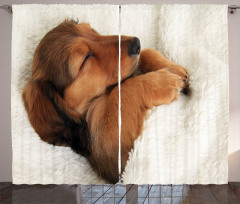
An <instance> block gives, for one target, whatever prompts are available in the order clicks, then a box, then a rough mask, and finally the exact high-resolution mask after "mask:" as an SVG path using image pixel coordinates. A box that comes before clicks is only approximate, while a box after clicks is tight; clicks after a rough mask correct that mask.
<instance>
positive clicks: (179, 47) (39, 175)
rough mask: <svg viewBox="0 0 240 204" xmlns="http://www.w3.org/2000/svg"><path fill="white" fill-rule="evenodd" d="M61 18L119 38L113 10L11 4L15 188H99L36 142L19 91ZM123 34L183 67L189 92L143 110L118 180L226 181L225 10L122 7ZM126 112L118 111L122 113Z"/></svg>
mask: <svg viewBox="0 0 240 204" xmlns="http://www.w3.org/2000/svg"><path fill="white" fill-rule="evenodd" d="M66 18H75V19H76V18H78V19H79V21H80V22H89V23H90V24H91V26H92V27H93V28H95V29H96V30H97V31H99V32H100V33H101V34H117V32H118V6H117V5H14V6H13V38H12V40H13V41H12V146H13V183H15V184H21V183H27V184H34V183H41V184H48V183H55V184H64V183H66V184H73V183H81V184H88V183H104V180H102V179H101V178H98V177H97V175H96V174H95V172H93V171H92V169H91V166H90V165H89V164H88V162H87V161H86V159H84V158H83V157H80V156H79V155H77V154H75V153H73V152H72V151H71V150H70V148H66V147H53V146H51V145H48V144H46V143H44V142H42V141H41V140H40V139H39V137H38V136H37V134H36V133H35V132H34V130H33V128H32V127H31V125H30V123H29V121H28V119H27V114H26V112H25V110H24V107H23V103H22V101H21V91H22V89H23V87H24V85H25V84H26V81H27V79H28V78H29V77H30V75H31V62H32V57H33V53H34V50H35V48H36V46H37V44H38V43H39V41H40V40H41V38H42V37H43V36H44V34H45V33H46V32H48V31H49V30H50V29H51V28H53V27H54V26H56V25H57V24H59V23H60V22H62V21H63V20H64V19H66ZM122 34H124V35H133V36H137V37H139V38H140V40H141V45H142V48H155V49H157V50H159V51H160V52H162V53H163V54H164V55H165V56H167V57H168V58H170V59H171V60H173V61H174V62H176V63H178V64H180V65H182V66H185V67H187V68H188V70H189V75H190V79H191V80H190V87H191V91H192V94H191V96H189V97H186V96H183V95H182V96H180V97H179V100H178V101H177V102H174V103H172V104H171V105H169V106H166V105H163V106H160V107H157V108H154V110H152V111H149V117H148V119H147V120H146V122H145V127H146V128H145V130H144V132H143V134H142V135H141V136H140V137H139V138H138V139H137V140H136V141H135V147H134V149H133V150H132V152H131V153H130V158H129V161H128V163H127V166H126V169H125V172H124V174H123V181H124V183H137V184H141V183H160V184H169V183H172V184H183V183H188V184H190V183H218V184H220V183H226V182H227V180H228V178H227V175H228V168H227V138H228V43H227V36H228V35H227V34H228V33H227V5H159V6H153V5H129V6H128V5H124V6H122ZM122 111H124V110H122Z"/></svg>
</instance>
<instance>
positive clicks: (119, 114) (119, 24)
mask: <svg viewBox="0 0 240 204" xmlns="http://www.w3.org/2000/svg"><path fill="white" fill-rule="evenodd" d="M118 16H119V17H118V45H119V47H118V57H119V58H118V174H119V183H122V181H121V125H122V118H121V5H119V7H118Z"/></svg>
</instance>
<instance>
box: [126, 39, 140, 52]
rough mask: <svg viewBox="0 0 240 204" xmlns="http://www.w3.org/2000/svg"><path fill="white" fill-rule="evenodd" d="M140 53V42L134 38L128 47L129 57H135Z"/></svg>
mask: <svg viewBox="0 0 240 204" xmlns="http://www.w3.org/2000/svg"><path fill="white" fill-rule="evenodd" d="M139 53H140V40H139V39H138V38H136V37H134V38H133V40H132V41H131V43H130V45H129V47H128V55H129V56H134V55H139Z"/></svg>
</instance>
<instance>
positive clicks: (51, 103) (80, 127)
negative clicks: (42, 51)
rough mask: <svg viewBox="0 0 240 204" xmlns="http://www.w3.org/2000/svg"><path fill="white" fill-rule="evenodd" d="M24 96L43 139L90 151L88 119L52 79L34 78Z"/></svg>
mask: <svg viewBox="0 0 240 204" xmlns="http://www.w3.org/2000/svg"><path fill="white" fill-rule="evenodd" d="M22 98H23V101H24V105H25V109H26V111H27V113H28V117H29V120H30V122H31V124H32V126H33V128H34V129H35V131H36V132H37V134H38V135H39V136H40V138H41V139H42V140H43V141H45V142H47V143H50V144H53V145H60V146H70V147H71V148H72V149H73V150H74V151H75V152H76V153H78V154H81V155H83V156H87V155H89V148H88V128H87V123H86V120H85V119H84V118H83V117H82V116H81V114H79V113H78V112H76V111H74V110H73V109H71V108H70V107H69V106H68V105H67V104H66V102H65V101H64V100H63V98H62V97H61V96H60V95H59V94H58V92H57V91H56V89H55V87H54V85H53V84H52V83H51V82H49V81H42V80H30V81H29V82H28V84H27V86H26V87H25V88H24V90H23V94H22Z"/></svg>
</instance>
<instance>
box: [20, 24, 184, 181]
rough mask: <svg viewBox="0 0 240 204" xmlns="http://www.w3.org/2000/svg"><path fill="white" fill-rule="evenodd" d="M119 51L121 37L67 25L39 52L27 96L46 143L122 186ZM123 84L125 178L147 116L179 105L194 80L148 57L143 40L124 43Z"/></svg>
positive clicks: (44, 42) (154, 54)
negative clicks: (67, 150) (81, 158)
mask: <svg viewBox="0 0 240 204" xmlns="http://www.w3.org/2000/svg"><path fill="white" fill-rule="evenodd" d="M118 46H119V42H118V36H102V35H100V34H98V33H97V32H96V31H95V30H93V29H92V28H91V27H90V25H89V24H77V23H75V22H72V21H64V22H63V23H61V24H60V25H58V26H57V27H55V28H53V29H52V30H51V31H49V32H48V33H47V34H46V35H45V36H44V38H43V39H42V40H41V42H40V43H39V45H38V47H37V48H36V51H35V54H34V59H33V65H32V77H31V78H30V80H29V81H28V83H27V85H26V87H25V88H24V91H23V101H24V104H25V108H26V111H27V113H28V116H29V120H30V122H31V124H32V126H33V128H34V129H35V131H36V132H37V133H38V135H39V136H40V138H41V139H42V140H43V141H45V142H48V143H49V144H53V145H61V146H70V147H71V148H72V149H73V150H74V151H75V152H76V153H79V154H81V155H83V156H85V157H86V158H87V159H88V160H89V162H90V164H91V165H92V167H93V168H94V169H95V170H96V172H97V173H98V174H99V175H100V176H101V177H103V178H105V179H107V180H108V181H109V182H111V183H116V182H117V181H118V86H117V82H118ZM139 54H140V55H139ZM139 56H140V57H139ZM136 73H138V74H136ZM121 78H122V83H121V107H122V130H121V131H122V134H121V156H122V164H121V167H122V171H123V170H124V168H125V165H126V162H127V159H128V154H129V152H130V150H131V149H132V148H133V143H134V140H135V139H136V138H137V137H138V136H139V135H140V134H141V131H142V125H143V121H144V117H145V115H146V112H147V110H149V109H151V108H152V107H153V106H158V105H161V104H170V103H171V102H172V101H174V100H176V99H177V96H178V94H179V92H180V91H181V90H182V89H183V88H185V87H187V83H188V78H187V73H186V70H185V68H183V67H181V66H179V65H176V64H174V63H173V62H171V61H169V60H168V59H166V58H165V57H164V56H163V55H161V54H160V53H159V52H157V51H155V50H152V49H147V50H143V51H141V53H140V42H139V40H138V39H137V38H134V37H127V36H122V37H121Z"/></svg>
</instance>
